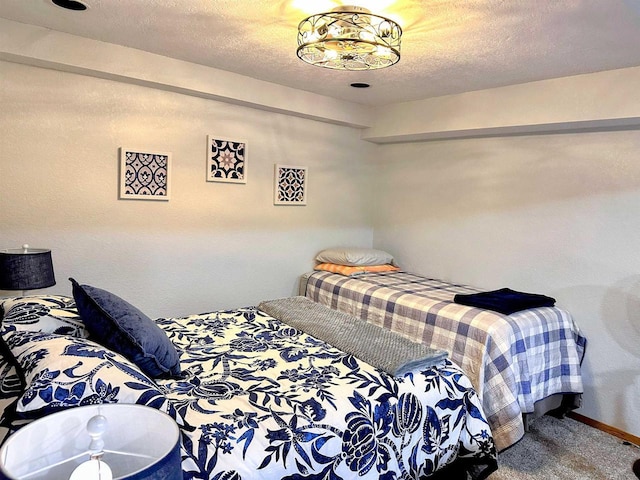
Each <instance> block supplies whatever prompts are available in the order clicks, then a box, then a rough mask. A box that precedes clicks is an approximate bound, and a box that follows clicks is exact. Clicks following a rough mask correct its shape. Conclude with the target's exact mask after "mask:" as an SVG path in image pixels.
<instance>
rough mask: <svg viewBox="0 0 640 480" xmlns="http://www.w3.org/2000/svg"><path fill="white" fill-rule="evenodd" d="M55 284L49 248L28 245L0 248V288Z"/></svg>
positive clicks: (25, 287)
mask: <svg viewBox="0 0 640 480" xmlns="http://www.w3.org/2000/svg"><path fill="white" fill-rule="evenodd" d="M55 284H56V279H55V277H54V275H53V262H52V260H51V250H44V249H40V248H29V246H28V245H24V246H23V247H22V248H11V249H6V250H0V290H35V289H37V288H45V287H51V286H53V285H55Z"/></svg>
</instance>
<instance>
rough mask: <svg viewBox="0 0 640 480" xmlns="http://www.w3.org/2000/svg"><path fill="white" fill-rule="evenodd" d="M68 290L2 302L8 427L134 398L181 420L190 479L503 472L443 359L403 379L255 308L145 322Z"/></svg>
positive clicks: (468, 394)
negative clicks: (103, 332) (135, 338)
mask: <svg viewBox="0 0 640 480" xmlns="http://www.w3.org/2000/svg"><path fill="white" fill-rule="evenodd" d="M76 289H81V290H83V291H84V294H86V295H88V296H89V299H87V298H82V299H81V300H80V301H78V297H77V295H76V293H77V292H76ZM94 294H97V295H98V297H99V300H100V298H101V299H102V300H101V301H98V303H97V304H96V303H95V302H96V299H95V298H91V297H92V295H94ZM74 296H75V297H76V298H75V299H74V298H72V297H67V296H61V295H44V296H42V295H39V296H27V297H12V298H6V299H4V300H3V301H2V302H1V303H0V306H1V310H0V314H1V315H2V329H1V332H0V333H1V337H2V340H3V341H2V342H0V343H2V345H3V349H4V351H3V355H2V359H0V374H1V375H2V377H1V379H0V397H2V398H1V399H0V409H1V410H2V411H3V422H2V425H3V426H4V427H5V428H6V429H7V431H8V433H11V432H12V431H15V430H16V429H17V428H19V427H20V426H21V425H23V424H24V423H25V422H29V421H30V420H31V419H33V418H38V417H42V416H44V415H49V414H53V413H55V412H57V411H60V410H64V409H68V408H73V407H76V406H79V405H85V404H92V403H117V402H123V403H138V404H142V405H147V406H149V407H152V408H157V409H159V410H161V411H164V412H166V413H167V414H169V415H170V416H172V417H173V418H174V419H175V420H176V422H177V424H178V426H179V427H180V432H181V456H182V469H183V473H184V479H203V480H222V479H225V480H226V479H251V478H268V479H289V480H303V479H309V480H312V479H318V480H319V479H400V478H402V479H419V478H440V477H442V478H467V477H466V475H467V473H468V474H470V475H471V477H472V478H478V479H481V478H486V476H488V475H489V474H490V473H491V472H492V471H493V470H494V469H495V468H496V465H497V464H496V450H495V445H494V442H493V437H492V434H491V429H490V427H489V425H488V423H487V421H486V419H485V417H484V415H483V413H482V407H481V405H480V400H479V398H478V396H477V394H476V392H475V390H474V388H473V387H472V385H471V381H470V380H469V378H468V377H467V376H466V375H465V374H464V373H463V371H462V370H461V368H460V367H458V366H457V365H455V364H454V363H452V362H451V361H449V360H443V361H441V362H439V363H438V365H436V366H434V367H429V368H422V369H417V370H415V371H410V372H408V373H406V374H405V375H404V376H403V377H395V376H393V375H390V374H388V373H385V372H384V371H383V370H381V369H380V368H375V367H373V366H371V365H369V364H367V363H365V362H363V361H361V360H359V359H358V358H355V357H354V356H353V355H351V354H348V353H345V352H344V351H341V350H338V349H336V348H334V347H331V346H330V345H328V344H327V343H325V342H323V341H321V340H319V339H317V338H314V337H312V336H310V335H308V334H306V333H303V332H302V331H300V330H298V329H296V328H293V327H291V326H289V325H288V324H286V323H284V322H283V321H281V320H279V319H277V318H274V317H272V316H270V315H268V314H266V313H265V312H263V311H261V310H259V309H258V308H255V307H248V308H239V309H236V310H229V311H217V312H211V313H206V314H197V315H191V316H187V317H181V318H160V319H156V320H155V321H152V320H150V319H148V317H147V320H149V322H151V323H148V322H147V320H145V319H144V315H143V314H142V313H141V312H139V311H138V310H135V309H134V310H131V309H130V307H131V308H133V307H132V306H131V305H129V304H127V303H126V302H123V301H122V300H121V299H119V298H118V297H115V296H112V295H111V294H109V293H108V292H105V291H102V290H99V289H92V287H88V286H80V285H77V284H75V285H74ZM105 298H107V299H108V301H104V299H105ZM74 300H75V301H74ZM87 302H89V303H90V304H91V305H93V307H96V305H97V307H96V308H93V311H89V313H87V305H88V303H87ZM91 302H93V303H91ZM113 309H116V310H118V313H117V314H113V313H112V312H111V311H110V310H113ZM123 312H124V314H123ZM94 315H98V316H102V317H105V316H106V318H100V319H99V320H100V321H102V322H104V321H107V322H110V323H109V325H110V326H111V327H113V326H114V325H115V324H117V323H118V322H121V321H124V322H125V323H126V321H127V318H130V316H133V317H135V318H138V319H141V321H142V320H144V322H145V323H144V328H138V327H137V326H136V328H138V330H140V331H146V332H147V334H146V335H145V338H151V336H154V335H157V334H158V331H160V332H161V334H162V335H161V337H157V338H158V340H159V341H160V343H162V342H165V340H164V339H165V338H166V339H168V341H169V344H170V345H169V349H168V350H166V349H165V350H162V349H160V350H158V349H156V350H153V351H152V352H151V353H149V352H150V350H149V349H153V348H155V346H150V345H142V347H143V349H146V350H147V351H146V352H143V353H144V355H143V358H141V357H140V356H136V353H135V352H134V353H132V352H131V348H120V347H121V345H120V344H119V343H118V342H116V343H112V341H113V338H114V337H117V335H118V334H119V333H122V332H114V333H113V334H110V335H109V336H108V338H96V335H95V331H94V330H93V328H94V327H95V319H93V318H88V317H93V316H94ZM113 322H115V323H113ZM147 329H150V330H147ZM153 329H157V330H158V331H156V330H153ZM125 330H126V328H125ZM152 330H153V331H152ZM125 333H127V334H128V335H129V334H131V330H127V331H126V332H125ZM133 334H135V331H134V332H133ZM142 340H144V339H142ZM140 343H141V344H142V343H144V342H143V341H141V342H140ZM166 345H167V344H166V342H165V343H164V347H166ZM134 346H135V345H134ZM138 346H140V345H138ZM129 347H131V345H129ZM164 347H162V348H164ZM171 347H175V353H176V354H177V357H176V358H177V359H178V363H176V361H175V359H174V357H173V356H172V355H173V352H171V351H170V350H171ZM118 350H119V351H118ZM132 359H133V360H132ZM150 359H151V360H153V362H156V361H157V364H156V363H153V362H152V363H153V365H149V364H148V363H145V362H147V361H148V360H150ZM136 362H138V363H136ZM158 368H159V370H158ZM456 475H458V476H456Z"/></svg>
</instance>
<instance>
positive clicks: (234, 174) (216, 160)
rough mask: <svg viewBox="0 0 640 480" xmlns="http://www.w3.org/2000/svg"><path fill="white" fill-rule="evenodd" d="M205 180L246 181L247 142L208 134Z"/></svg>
mask: <svg viewBox="0 0 640 480" xmlns="http://www.w3.org/2000/svg"><path fill="white" fill-rule="evenodd" d="M207 182H226V183H247V142H245V141H244V140H229V139H226V140H221V139H218V138H215V137H214V136H213V135H208V136H207Z"/></svg>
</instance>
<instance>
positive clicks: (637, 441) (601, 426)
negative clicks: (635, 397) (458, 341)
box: [567, 412, 640, 446]
mask: <svg viewBox="0 0 640 480" xmlns="http://www.w3.org/2000/svg"><path fill="white" fill-rule="evenodd" d="M567 417H569V418H573V419H574V420H577V421H578V422H581V423H584V424H586V425H589V426H590V427H593V428H597V429H598V430H602V431H603V432H606V433H608V434H610V435H613V436H614V437H618V438H620V439H622V440H625V441H627V442H629V443H633V444H634V445H637V446H640V437H636V436H635V435H631V434H630V433H627V432H625V431H623V430H620V429H619V428H616V427H612V426H611V425H607V424H606V423H602V422H599V421H598V420H594V419H592V418H589V417H585V416H584V415H580V414H579V413H576V412H569V413H567Z"/></svg>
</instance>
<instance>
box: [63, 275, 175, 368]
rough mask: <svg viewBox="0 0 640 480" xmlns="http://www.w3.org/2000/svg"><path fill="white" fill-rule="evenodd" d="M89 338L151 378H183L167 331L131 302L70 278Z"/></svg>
mask: <svg viewBox="0 0 640 480" xmlns="http://www.w3.org/2000/svg"><path fill="white" fill-rule="evenodd" d="M69 280H71V283H72V285H73V297H74V298H75V300H76V307H77V308H78V312H79V313H80V317H82V320H83V322H84V324H85V325H86V327H87V330H88V331H89V338H91V339H93V340H94V341H96V342H98V343H100V344H101V345H104V346H105V347H107V348H108V349H110V350H113V351H114V352H116V353H119V354H121V355H123V356H124V357H125V358H127V359H129V360H130V361H132V362H133V363H135V364H136V365H137V366H138V367H139V368H140V369H141V370H142V371H143V372H144V373H146V374H147V375H149V376H150V377H152V378H169V377H178V376H180V373H181V370H180V358H179V356H178V352H177V351H176V347H175V346H174V345H173V343H172V342H171V340H169V337H167V335H166V334H165V333H164V331H163V330H162V329H161V328H160V327H158V325H156V323H155V322H154V321H153V320H151V319H150V318H149V317H147V316H146V315H145V314H144V313H142V312H141V311H140V310H138V309H137V308H136V307H134V306H133V305H131V304H130V303H128V302H126V301H124V300H123V299H121V298H120V297H118V296H116V295H114V294H112V293H110V292H107V291H106V290H102V289H100V288H96V287H92V286H90V285H80V284H79V283H78V282H76V281H75V280H74V279H73V278H70V279H69Z"/></svg>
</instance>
